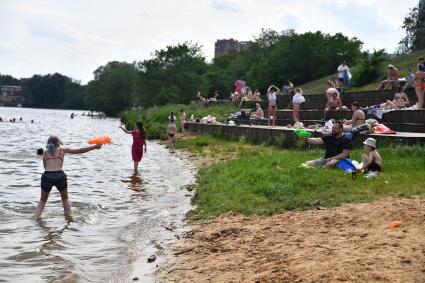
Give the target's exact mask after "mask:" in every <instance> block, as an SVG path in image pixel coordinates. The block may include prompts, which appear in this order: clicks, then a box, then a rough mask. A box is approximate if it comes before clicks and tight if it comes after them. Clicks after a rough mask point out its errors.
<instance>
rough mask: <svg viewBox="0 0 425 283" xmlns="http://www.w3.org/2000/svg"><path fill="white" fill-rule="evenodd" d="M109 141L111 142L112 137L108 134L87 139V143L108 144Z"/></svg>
mask: <svg viewBox="0 0 425 283" xmlns="http://www.w3.org/2000/svg"><path fill="white" fill-rule="evenodd" d="M111 142H112V139H111V138H110V137H108V136H104V137H98V138H95V139H90V140H89V141H88V143H89V144H110V143H111Z"/></svg>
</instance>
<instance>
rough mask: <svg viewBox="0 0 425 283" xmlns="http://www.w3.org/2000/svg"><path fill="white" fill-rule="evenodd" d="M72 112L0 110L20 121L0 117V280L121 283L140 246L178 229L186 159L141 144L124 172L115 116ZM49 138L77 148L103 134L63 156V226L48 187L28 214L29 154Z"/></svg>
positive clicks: (32, 179)
mask: <svg viewBox="0 0 425 283" xmlns="http://www.w3.org/2000/svg"><path fill="white" fill-rule="evenodd" d="M72 112H74V113H77V114H81V111H63V110H44V109H24V108H3V107H0V113H1V114H0V116H1V117H3V118H6V119H7V120H8V119H10V118H19V117H22V118H23V123H15V124H12V123H8V122H5V123H0V131H1V132H2V135H1V136H0V195H1V196H2V197H1V199H0V250H1V251H2V253H1V255H0V270H1V278H0V282H1V281H2V280H4V281H6V282H58V281H61V282H104V281H113V282H115V281H126V280H128V279H129V276H130V274H131V268H132V266H131V264H132V263H133V262H135V261H136V260H137V259H138V258H139V257H140V256H141V255H142V254H143V250H144V248H145V247H147V246H149V245H166V244H167V243H169V242H171V241H172V239H173V238H174V234H175V233H177V232H178V231H181V230H182V229H183V228H182V227H183V226H182V225H183V219H184V214H185V213H186V212H187V211H188V209H190V200H189V199H188V198H187V196H185V195H186V192H185V191H183V190H180V189H179V188H180V187H181V186H182V185H184V184H187V183H191V182H193V180H194V174H193V167H192V165H190V164H188V163H186V162H185V161H183V160H181V159H178V158H177V157H176V156H175V155H170V154H169V153H168V152H167V151H166V150H164V149H163V147H162V146H160V145H158V144H155V143H153V142H149V152H148V154H147V155H146V156H145V158H144V159H143V161H142V164H141V169H142V170H141V173H140V174H139V175H133V174H132V166H133V165H132V161H131V142H132V141H131V136H129V135H125V134H124V133H123V132H122V131H121V130H119V129H118V126H119V121H118V120H116V119H102V120H100V119H91V118H89V117H84V116H80V115H78V116H77V117H76V118H74V119H72V120H71V119H70V118H69V117H70V114H71V113H72ZM30 120H34V121H35V122H34V123H33V124H31V123H29V122H28V121H30ZM22 132H25V133H26V134H27V135H30V136H31V142H28V141H27V140H25V139H24V138H23V137H22ZM52 134H55V135H58V136H59V137H60V138H61V140H62V141H63V143H64V147H81V146H85V145H86V142H87V140H88V139H89V138H91V137H96V136H100V135H109V136H111V137H112V140H113V143H112V144H111V145H107V146H104V147H103V148H102V149H101V150H99V151H93V152H89V153H87V154H84V155H67V156H66V157H65V163H64V171H65V172H66V174H67V175H68V187H69V197H70V201H71V208H72V211H73V221H72V222H67V221H66V220H65V219H64V217H63V209H62V203H61V199H60V195H59V193H58V192H57V190H56V189H55V188H54V189H53V190H52V192H51V194H50V196H49V200H48V202H47V205H46V208H45V213H44V214H43V218H42V219H41V220H35V219H33V218H32V215H33V213H34V210H35V208H36V205H37V201H38V199H39V197H40V188H39V184H40V176H41V174H42V172H43V165H42V162H41V158H40V157H39V156H36V154H35V153H36V150H37V148H44V147H45V143H46V141H47V138H48V137H49V135H52ZM114 141H116V142H114ZM11 145H13V146H11ZM171 226H173V227H175V229H174V230H173V231H169V230H167V229H169V227H171ZM166 228H167V229H166ZM145 281H146V280H145ZM145 281H144V282H145ZM147 281H148V280H147Z"/></svg>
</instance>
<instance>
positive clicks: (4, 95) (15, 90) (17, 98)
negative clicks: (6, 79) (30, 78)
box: [0, 85, 24, 102]
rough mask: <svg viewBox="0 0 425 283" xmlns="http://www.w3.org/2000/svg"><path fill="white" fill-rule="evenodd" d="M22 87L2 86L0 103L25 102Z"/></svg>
mask: <svg viewBox="0 0 425 283" xmlns="http://www.w3.org/2000/svg"><path fill="white" fill-rule="evenodd" d="M23 101H24V95H23V91H22V87H20V86H14V85H2V86H0V102H23Z"/></svg>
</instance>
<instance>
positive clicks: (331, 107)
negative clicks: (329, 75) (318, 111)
mask: <svg viewBox="0 0 425 283" xmlns="http://www.w3.org/2000/svg"><path fill="white" fill-rule="evenodd" d="M338 94H339V93H338V92H332V93H331V98H330V99H329V100H328V102H327V103H326V108H325V112H324V119H325V120H326V118H327V114H328V112H329V111H338V110H348V108H347V107H346V106H343V105H342V101H341V98H339V96H338Z"/></svg>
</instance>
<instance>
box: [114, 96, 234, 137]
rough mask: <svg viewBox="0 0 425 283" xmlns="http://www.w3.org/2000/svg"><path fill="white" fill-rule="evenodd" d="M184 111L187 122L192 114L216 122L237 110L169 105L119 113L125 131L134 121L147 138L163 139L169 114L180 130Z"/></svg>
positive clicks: (212, 106)
mask: <svg viewBox="0 0 425 283" xmlns="http://www.w3.org/2000/svg"><path fill="white" fill-rule="evenodd" d="M181 109H184V110H185V112H186V116H187V120H189V118H190V116H191V115H192V114H194V115H195V118H202V117H204V116H207V115H211V116H215V117H216V118H217V120H218V121H220V122H221V121H223V120H224V119H225V118H226V117H227V116H228V115H229V113H232V112H236V111H238V108H237V107H236V106H234V105H232V104H215V105H211V106H200V105H198V104H190V105H182V104H169V105H165V106H159V107H152V108H148V109H142V110H139V111H126V112H121V113H120V115H119V116H120V117H121V121H122V122H123V123H124V124H125V125H126V128H127V129H133V127H134V124H135V123H136V121H138V120H140V121H142V122H143V124H144V126H145V128H146V131H147V132H148V136H150V137H151V138H161V139H163V138H165V132H166V129H167V123H168V116H169V115H170V112H174V114H175V115H176V117H177V128H178V129H180V128H181V127H180V110H181Z"/></svg>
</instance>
